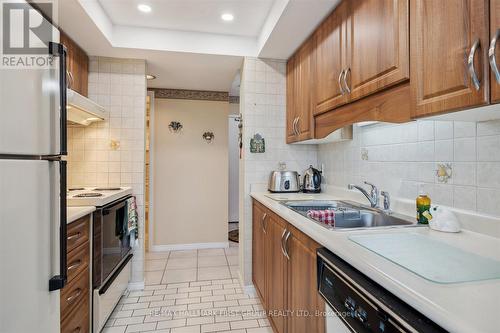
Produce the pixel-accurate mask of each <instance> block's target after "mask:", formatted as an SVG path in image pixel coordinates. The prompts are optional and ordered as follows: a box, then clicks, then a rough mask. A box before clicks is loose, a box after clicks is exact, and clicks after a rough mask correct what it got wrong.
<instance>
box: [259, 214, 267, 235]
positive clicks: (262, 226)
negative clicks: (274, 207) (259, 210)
mask: <svg viewBox="0 0 500 333" xmlns="http://www.w3.org/2000/svg"><path fill="white" fill-rule="evenodd" d="M266 218H267V213H264V215H262V219H261V220H260V226H261V228H262V231H264V233H265V234H267V231H266V228H265V227H264V222H265V221H266Z"/></svg>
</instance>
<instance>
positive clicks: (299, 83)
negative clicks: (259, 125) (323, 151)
mask: <svg viewBox="0 0 500 333" xmlns="http://www.w3.org/2000/svg"><path fill="white" fill-rule="evenodd" d="M313 52H314V43H313V40H312V39H308V40H307V41H306V42H305V43H304V44H303V45H302V46H301V47H300V48H299V49H298V50H297V52H296V53H295V54H294V55H293V56H292V57H291V58H290V59H289V60H288V62H287V75H286V76H287V112H286V122H287V132H286V135H287V143H292V142H297V141H303V140H308V139H312V138H313V137H314V127H313V126H314V119H313V107H314V106H313V97H312V94H313V91H314V90H313V89H314V79H313V73H312V70H313V61H314V59H313V56H314V53H313Z"/></svg>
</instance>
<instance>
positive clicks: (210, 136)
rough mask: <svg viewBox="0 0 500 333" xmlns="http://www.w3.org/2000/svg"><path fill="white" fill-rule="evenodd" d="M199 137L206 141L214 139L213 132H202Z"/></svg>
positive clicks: (210, 141)
mask: <svg viewBox="0 0 500 333" xmlns="http://www.w3.org/2000/svg"><path fill="white" fill-rule="evenodd" d="M201 137H202V138H203V140H205V141H206V142H207V143H212V142H213V141H214V139H215V134H214V133H213V132H205V133H203V135H202V136H201Z"/></svg>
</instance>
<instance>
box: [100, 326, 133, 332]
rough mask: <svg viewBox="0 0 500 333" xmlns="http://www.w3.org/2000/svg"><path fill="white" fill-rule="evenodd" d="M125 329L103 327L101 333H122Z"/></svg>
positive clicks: (122, 327)
mask: <svg viewBox="0 0 500 333" xmlns="http://www.w3.org/2000/svg"><path fill="white" fill-rule="evenodd" d="M126 329H127V326H119V327H105V328H104V329H103V330H102V331H101V333H124V332H125V330H126Z"/></svg>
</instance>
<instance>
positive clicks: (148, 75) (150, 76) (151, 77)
mask: <svg viewBox="0 0 500 333" xmlns="http://www.w3.org/2000/svg"><path fill="white" fill-rule="evenodd" d="M154 79H156V76H154V75H152V74H146V80H154Z"/></svg>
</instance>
